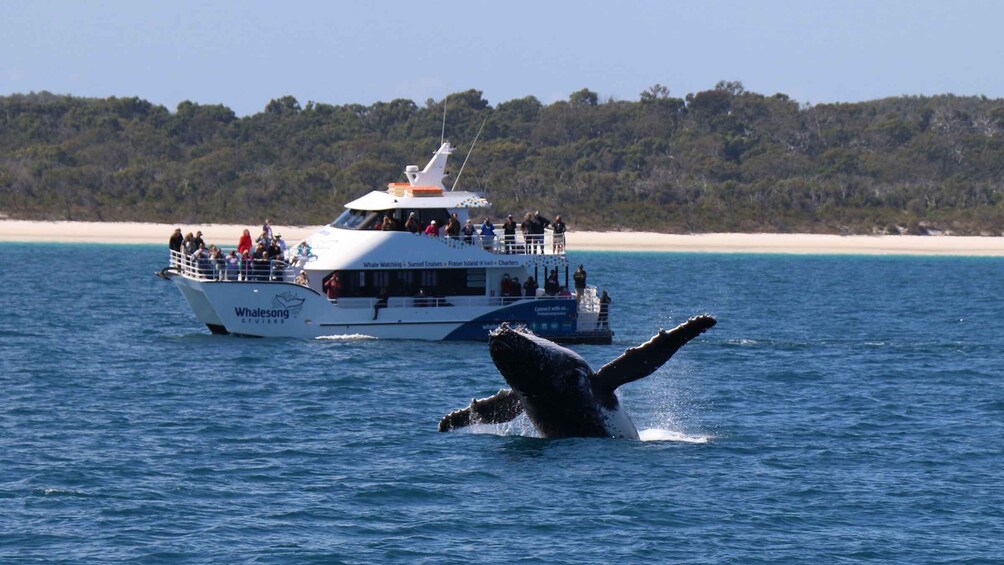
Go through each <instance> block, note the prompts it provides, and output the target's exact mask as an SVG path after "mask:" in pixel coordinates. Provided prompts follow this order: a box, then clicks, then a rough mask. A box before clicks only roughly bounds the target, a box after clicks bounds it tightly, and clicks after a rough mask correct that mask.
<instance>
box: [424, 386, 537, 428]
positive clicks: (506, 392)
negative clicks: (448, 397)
mask: <svg viewBox="0 0 1004 565" xmlns="http://www.w3.org/2000/svg"><path fill="white" fill-rule="evenodd" d="M522 412H523V403H522V402H520V400H519V397H518V396H516V393H515V392H513V391H512V389H502V390H500V391H498V392H497V393H496V394H493V395H492V396H489V397H488V398H479V399H475V400H471V404H470V406H468V407H467V408H461V409H460V410H454V411H453V412H450V413H449V414H447V415H446V416H443V419H442V420H440V421H439V431H441V432H446V431H449V430H452V429H455V428H462V427H464V426H469V425H471V424H503V423H505V422H508V421H510V420H512V419H513V418H515V417H516V416H519V415H520V414H521V413H522Z"/></svg>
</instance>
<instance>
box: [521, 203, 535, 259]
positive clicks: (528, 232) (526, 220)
mask: <svg viewBox="0 0 1004 565" xmlns="http://www.w3.org/2000/svg"><path fill="white" fill-rule="evenodd" d="M532 224H533V215H532V214H530V212H527V213H526V214H524V215H523V222H522V223H520V225H519V231H520V233H522V234H523V249H522V251H521V252H522V253H530V243H531V241H533V235H532V234H533V231H532V230H533V227H532Z"/></svg>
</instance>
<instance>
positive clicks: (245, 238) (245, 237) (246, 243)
mask: <svg viewBox="0 0 1004 565" xmlns="http://www.w3.org/2000/svg"><path fill="white" fill-rule="evenodd" d="M253 247H254V244H253V243H252V241H251V230H249V229H247V228H244V233H243V234H242V235H241V238H240V240H239V241H238V242H237V253H238V254H241V255H243V254H244V252H245V251H247V252H249V253H250V252H251V249H252V248H253Z"/></svg>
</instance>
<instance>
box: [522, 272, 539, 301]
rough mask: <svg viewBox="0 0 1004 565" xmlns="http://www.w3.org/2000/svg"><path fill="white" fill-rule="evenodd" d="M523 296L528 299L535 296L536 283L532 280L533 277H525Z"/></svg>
mask: <svg viewBox="0 0 1004 565" xmlns="http://www.w3.org/2000/svg"><path fill="white" fill-rule="evenodd" d="M523 296H528V297H530V298H534V297H536V296H537V281H535V280H533V277H526V282H524V283H523Z"/></svg>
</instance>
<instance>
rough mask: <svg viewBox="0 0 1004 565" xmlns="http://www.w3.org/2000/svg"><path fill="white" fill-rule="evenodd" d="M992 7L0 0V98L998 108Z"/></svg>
mask: <svg viewBox="0 0 1004 565" xmlns="http://www.w3.org/2000/svg"><path fill="white" fill-rule="evenodd" d="M1002 30H1004V2H1002V1H983V2H977V1H956V0H952V1H948V0H912V1H899V0H897V1H879V0H873V1H860V0H855V1H840V0H828V1H808V0H806V1H800V2H796V1H763V2H753V1H746V2H739V1H734V2H726V1H716V0H712V1H701V0H689V1H686V2H677V1H655V0H651V1H650V0H608V1H606V2H596V1H591V0H576V1H548V0H535V1H527V0H506V1H492V2H487V1H486V2H480V1H476V0H468V1H465V2H455V1H452V0H442V1H425V2H415V1H387V2H381V1H377V0H371V1H366V0H356V1H353V2H315V1H305V2H290V3H285V2H275V1H274V0H273V1H268V2H265V1H247V2H237V1H231V0H226V1H222V0H216V1H214V0H202V1H188V0H175V1H171V2H154V1H145V0H129V1H55V0H54V1H41V0H34V1H25V0H0V95H6V94H11V93H27V92H31V91H40V90H48V91H50V92H54V93H57V94H71V95H75V96H88V97H92V96H93V97H106V96H126V97H128V96H139V97H140V98H144V99H146V100H149V101H151V102H154V103H156V104H163V105H164V106H166V107H167V108H168V109H170V110H172V111H173V110H174V109H175V107H176V106H177V104H178V102H181V101H183V100H191V101H193V102H197V103H200V104H225V105H227V106H229V107H230V108H232V109H233V110H234V111H235V112H237V114H238V115H248V114H253V113H257V112H260V111H261V110H262V109H264V107H265V105H266V104H267V103H268V101H269V100H270V99H272V98H277V97H280V96H284V95H287V94H290V95H293V96H295V97H296V98H297V99H298V100H299V101H300V103H301V104H305V103H306V102H307V101H308V100H314V101H317V102H325V103H330V104H345V103H360V104H366V105H368V104H371V103H373V102H376V101H389V100H392V99H394V98H409V99H411V100H414V101H415V102H417V103H418V104H419V105H421V104H423V103H424V102H425V100H426V99H428V98H434V99H437V100H438V99H441V98H442V97H443V96H445V95H447V94H449V93H452V92H458V91H462V90H466V89H469V88H475V89H479V90H482V91H483V92H484V97H485V99H487V100H488V102H489V103H490V104H492V105H497V104H498V103H500V102H505V101H507V100H512V99H514V98H522V97H524V96H528V95H533V96H536V97H537V98H539V99H540V100H541V101H542V102H544V103H550V102H554V101H555V100H564V99H567V97H568V95H569V94H570V93H572V92H574V91H576V90H579V89H581V88H589V89H591V90H594V91H596V92H597V93H599V95H600V97H601V99H607V98H615V99H619V100H637V99H638V95H639V93H640V92H642V91H643V90H645V89H647V88H648V87H649V86H651V85H653V84H656V83H660V84H663V85H666V86H668V87H669V88H670V91H671V93H672V94H673V95H675V96H681V97H682V96H684V95H686V94H687V93H690V92H698V91H701V90H706V89H709V88H712V87H713V86H714V84H715V83H716V82H718V81H720V80H740V81H742V82H743V84H744V85H745V86H746V89H747V90H752V91H755V92H760V93H763V94H773V93H775V92H784V93H786V94H788V95H790V96H791V97H792V98H794V99H796V100H798V101H799V102H802V103H813V104H817V103H821V102H854V101H861V100H871V99H876V98H883V97H886V96H898V95H903V94H921V95H931V94H942V93H953V94H958V95H985V96H988V97H991V98H1001V97H1004V72H1002V61H1004V31H1002Z"/></svg>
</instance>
